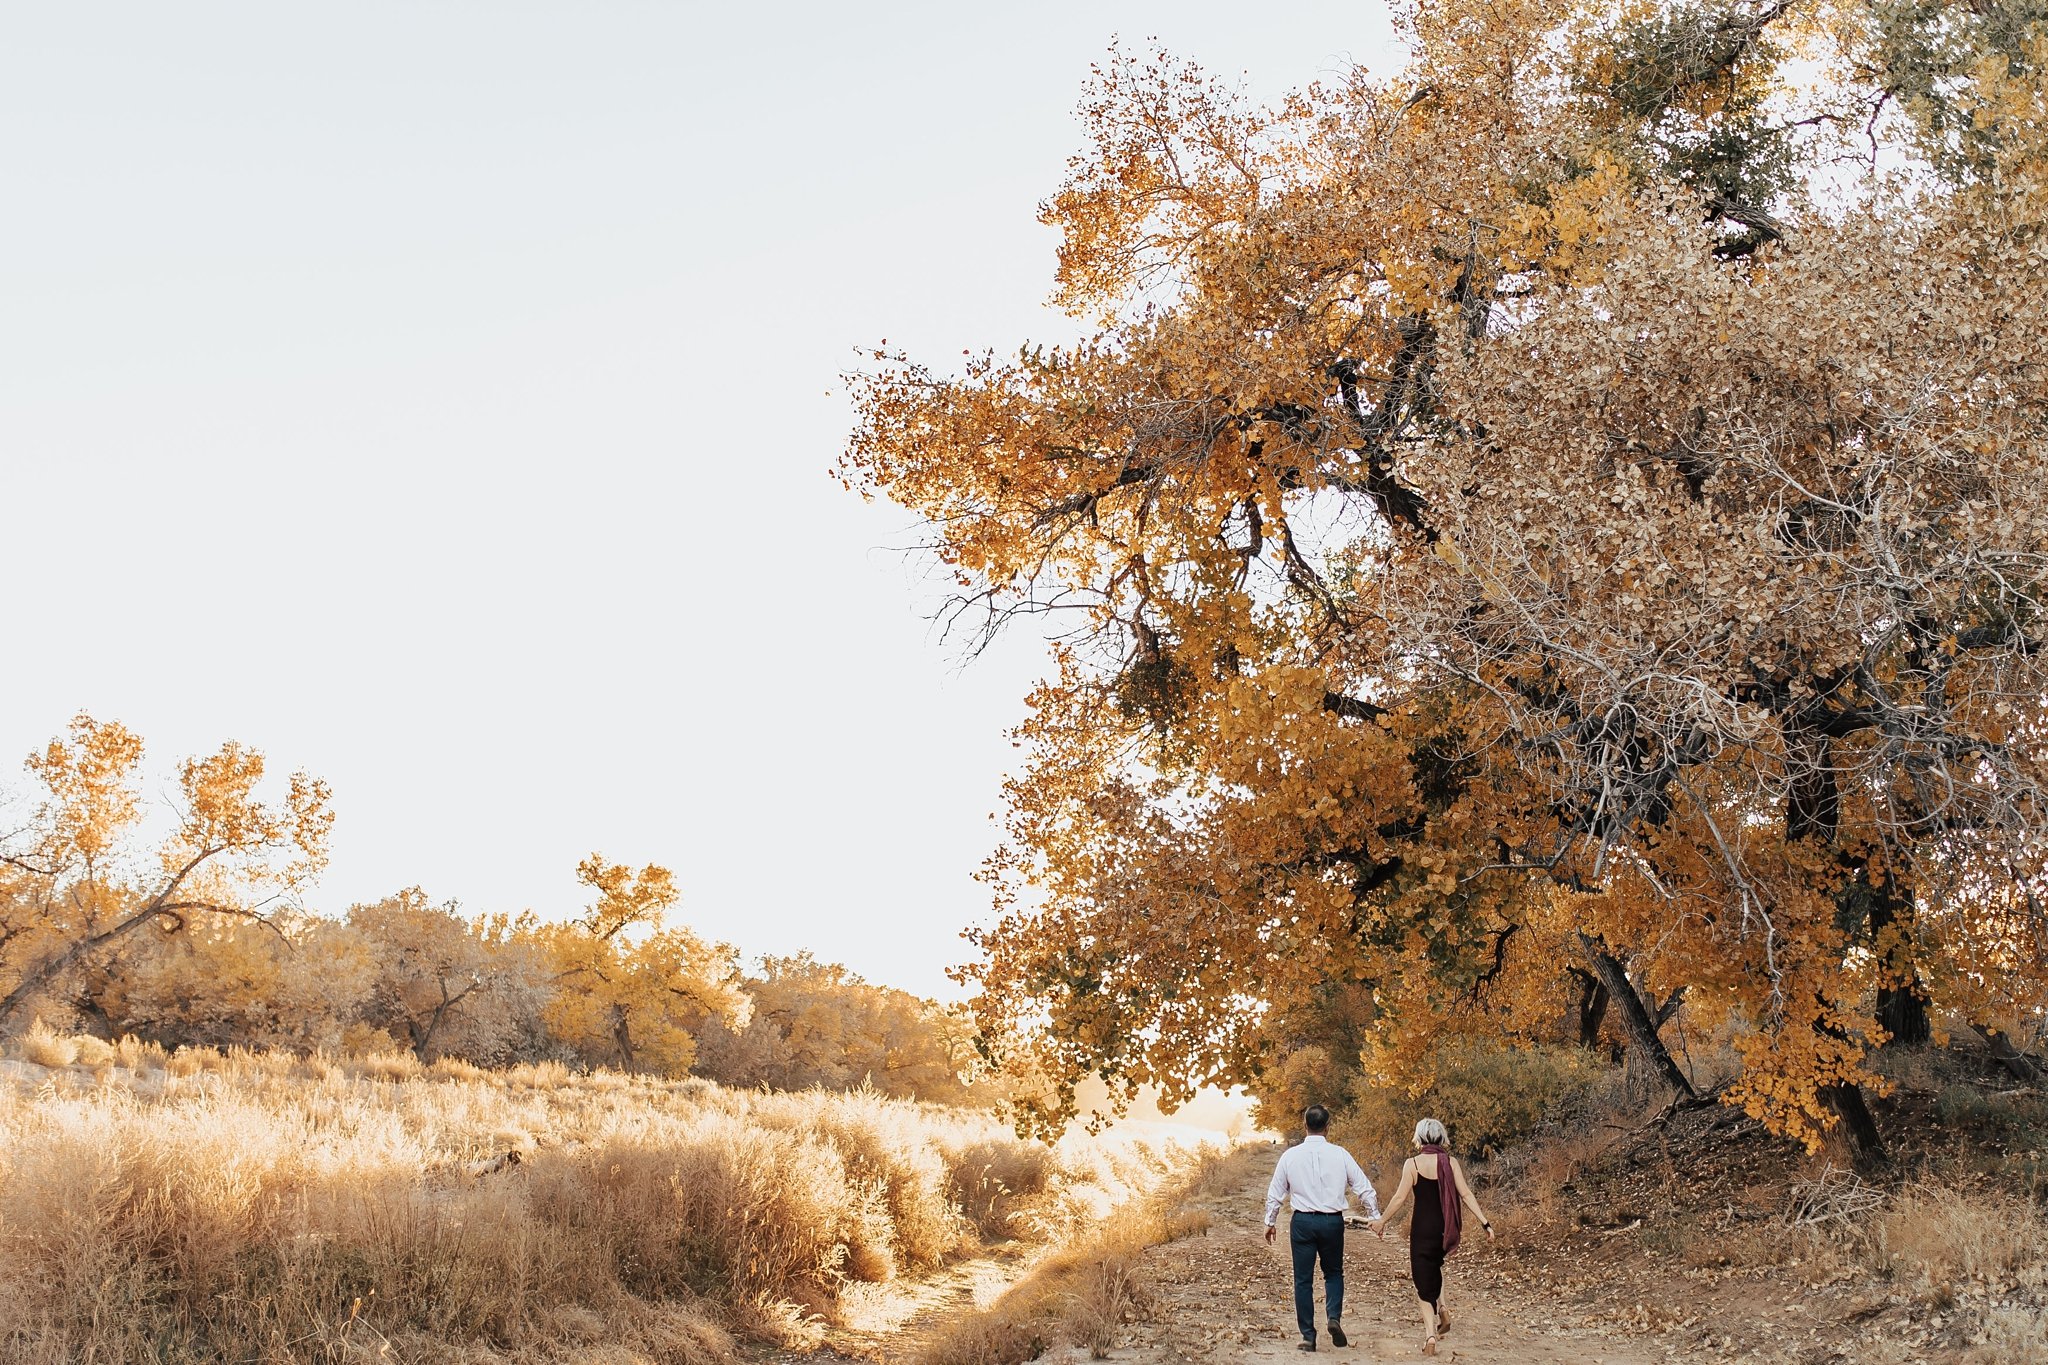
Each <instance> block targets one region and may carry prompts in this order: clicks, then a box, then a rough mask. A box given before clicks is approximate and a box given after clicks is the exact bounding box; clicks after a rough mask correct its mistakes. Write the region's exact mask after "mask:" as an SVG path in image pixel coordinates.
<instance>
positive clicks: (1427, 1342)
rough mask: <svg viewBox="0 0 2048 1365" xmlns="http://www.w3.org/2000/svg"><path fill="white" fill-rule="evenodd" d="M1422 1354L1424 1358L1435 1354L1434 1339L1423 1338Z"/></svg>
mask: <svg viewBox="0 0 2048 1365" xmlns="http://www.w3.org/2000/svg"><path fill="white" fill-rule="evenodd" d="M1422 1353H1423V1354H1424V1355H1426V1356H1433V1355H1435V1354H1436V1338H1435V1337H1424V1338H1423V1339H1422Z"/></svg>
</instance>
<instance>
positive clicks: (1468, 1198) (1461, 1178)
mask: <svg viewBox="0 0 2048 1365" xmlns="http://www.w3.org/2000/svg"><path fill="white" fill-rule="evenodd" d="M1451 1178H1452V1179H1454V1180H1456V1181H1457V1182H1458V1194H1459V1195H1460V1196H1461V1197H1462V1198H1463V1199H1464V1201H1465V1205H1466V1207H1468V1208H1470V1209H1471V1210H1472V1216H1473V1217H1474V1218H1477V1219H1478V1220H1479V1226H1480V1227H1482V1228H1484V1229H1486V1235H1487V1236H1488V1237H1491V1236H1493V1222H1492V1220H1491V1219H1489V1218H1488V1217H1487V1216H1486V1210H1485V1209H1482V1208H1480V1207H1479V1196H1478V1195H1476V1194H1474V1193H1472V1187H1471V1186H1470V1185H1468V1184H1466V1183H1465V1168H1464V1167H1463V1166H1460V1165H1459V1164H1458V1159H1457V1158H1456V1157H1452V1158H1451Z"/></svg>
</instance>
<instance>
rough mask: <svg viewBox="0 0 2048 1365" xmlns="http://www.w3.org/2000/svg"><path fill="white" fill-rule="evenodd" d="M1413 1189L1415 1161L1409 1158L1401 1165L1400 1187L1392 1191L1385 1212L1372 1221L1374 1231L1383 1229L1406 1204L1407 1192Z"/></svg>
mask: <svg viewBox="0 0 2048 1365" xmlns="http://www.w3.org/2000/svg"><path fill="white" fill-rule="evenodd" d="M1414 1188H1415V1160H1414V1158H1413V1157H1410V1158H1409V1159H1408V1160H1406V1161H1404V1162H1402V1163H1401V1185H1400V1188H1399V1189H1397V1190H1395V1191H1394V1197H1393V1198H1392V1199H1389V1200H1388V1201H1387V1208H1386V1212H1384V1213H1382V1214H1381V1215H1380V1216H1379V1217H1377V1218H1375V1219H1373V1220H1372V1223H1373V1227H1374V1229H1375V1230H1378V1229H1382V1228H1385V1227H1386V1225H1387V1224H1388V1223H1389V1222H1391V1221H1392V1220H1393V1217H1394V1215H1395V1214H1397V1213H1399V1212H1400V1211H1401V1209H1402V1207H1403V1206H1404V1205H1406V1204H1407V1202H1408V1195H1409V1192H1410V1191H1412V1190H1413V1189H1414Z"/></svg>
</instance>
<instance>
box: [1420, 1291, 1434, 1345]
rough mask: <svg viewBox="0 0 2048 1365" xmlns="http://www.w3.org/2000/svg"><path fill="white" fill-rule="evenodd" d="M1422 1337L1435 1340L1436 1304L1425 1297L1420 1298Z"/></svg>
mask: <svg viewBox="0 0 2048 1365" xmlns="http://www.w3.org/2000/svg"><path fill="white" fill-rule="evenodd" d="M1422 1339H1423V1340H1424V1341H1435V1340H1436V1305H1435V1304H1433V1303H1431V1302H1429V1301H1428V1300H1427V1299H1424V1300H1422Z"/></svg>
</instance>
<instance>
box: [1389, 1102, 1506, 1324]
mask: <svg viewBox="0 0 2048 1365" xmlns="http://www.w3.org/2000/svg"><path fill="white" fill-rule="evenodd" d="M1415 1146H1416V1148H1417V1151H1416V1153H1415V1155H1414V1156H1411V1157H1409V1158H1408V1159H1407V1160H1406V1161H1404V1162H1402V1163H1401V1187H1400V1188H1399V1189H1397V1190H1395V1191H1394V1197H1393V1198H1392V1199H1390V1200H1388V1201H1387V1211H1386V1213H1385V1214H1383V1215H1382V1216H1381V1217H1379V1218H1376V1219H1374V1220H1373V1223H1372V1229H1373V1231H1374V1232H1376V1233H1378V1234H1379V1235H1380V1236H1382V1237H1385V1236H1386V1235H1387V1222H1388V1220H1389V1219H1391V1218H1392V1217H1393V1216H1394V1215H1395V1214H1396V1213H1399V1212H1400V1211H1401V1208H1402V1206H1403V1205H1404V1204H1406V1203H1407V1201H1408V1200H1409V1198H1410V1197H1411V1196H1412V1197H1413V1198H1414V1200H1415V1216H1414V1217H1413V1218H1411V1219H1409V1220H1408V1273H1409V1275H1410V1276H1411V1277H1413V1279H1414V1281H1415V1294H1416V1297H1417V1298H1419V1299H1421V1300H1422V1353H1423V1354H1424V1355H1426V1356H1433V1355H1435V1354H1436V1339H1437V1338H1438V1337H1440V1336H1442V1335H1443V1334H1444V1333H1445V1332H1448V1331H1450V1330H1451V1319H1450V1315H1449V1314H1447V1313H1445V1312H1444V1257H1446V1256H1448V1255H1450V1254H1451V1253H1452V1252H1453V1251H1456V1250H1457V1249H1458V1238H1459V1234H1460V1232H1461V1231H1462V1229H1463V1227H1464V1221H1465V1220H1464V1212H1463V1211H1464V1208H1465V1207H1466V1206H1468V1205H1469V1206H1470V1207H1471V1209H1472V1216H1473V1217H1474V1218H1477V1219H1478V1220H1479V1226H1480V1227H1482V1228H1484V1229H1485V1230H1486V1238H1487V1240H1488V1241H1492V1240H1493V1224H1492V1223H1491V1222H1490V1221H1488V1219H1487V1217H1486V1210H1484V1209H1482V1208H1480V1207H1479V1200H1478V1199H1477V1198H1476V1197H1475V1196H1474V1195H1473V1193H1472V1187H1471V1186H1470V1185H1468V1184H1466V1183H1465V1172H1464V1169H1463V1168H1462V1167H1460V1166H1459V1165H1458V1162H1457V1159H1456V1158H1455V1157H1453V1156H1452V1155H1451V1154H1450V1153H1449V1152H1447V1151H1445V1150H1444V1126H1443V1124H1441V1123H1439V1122H1437V1121H1436V1120H1435V1119H1424V1120H1423V1121H1422V1122H1420V1123H1418V1124H1416V1125H1415Z"/></svg>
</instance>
